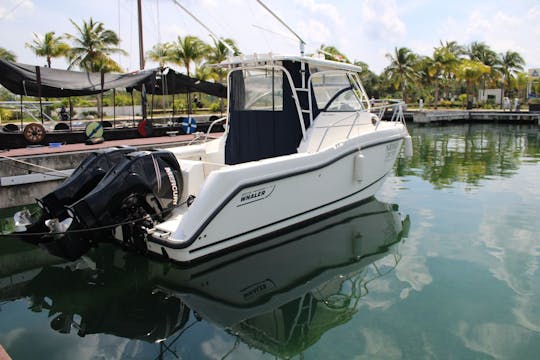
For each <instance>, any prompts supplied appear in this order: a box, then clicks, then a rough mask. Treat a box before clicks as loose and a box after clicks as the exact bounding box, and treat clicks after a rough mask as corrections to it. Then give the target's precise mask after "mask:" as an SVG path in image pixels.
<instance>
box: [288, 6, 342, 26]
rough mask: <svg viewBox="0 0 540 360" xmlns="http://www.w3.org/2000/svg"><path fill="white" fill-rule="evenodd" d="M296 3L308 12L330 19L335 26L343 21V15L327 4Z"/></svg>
mask: <svg viewBox="0 0 540 360" xmlns="http://www.w3.org/2000/svg"><path fill="white" fill-rule="evenodd" d="M296 1H297V3H299V4H300V5H302V6H303V7H304V8H306V9H308V10H310V11H311V12H312V13H314V14H318V15H322V16H323V17H325V18H328V19H330V20H331V21H332V22H333V23H334V24H335V25H339V24H342V23H343V21H344V14H342V13H341V12H340V11H339V10H338V9H337V7H336V6H334V5H332V4H329V3H319V2H316V1H315V0H296Z"/></svg>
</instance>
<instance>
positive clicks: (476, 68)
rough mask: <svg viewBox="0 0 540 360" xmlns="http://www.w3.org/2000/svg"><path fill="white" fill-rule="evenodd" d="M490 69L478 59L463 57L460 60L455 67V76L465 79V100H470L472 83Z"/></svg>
mask: <svg viewBox="0 0 540 360" xmlns="http://www.w3.org/2000/svg"><path fill="white" fill-rule="evenodd" d="M490 71H491V68H490V67H489V66H487V65H484V64H482V63H481V62H480V61H478V60H469V59H464V60H462V61H461V62H460V64H459V66H458V67H457V69H456V76H457V77H458V78H459V79H461V80H463V81H465V84H466V86H467V101H469V100H470V97H469V95H471V96H472V93H473V91H472V89H473V88H474V84H475V83H476V82H477V81H478V80H479V79H480V78H481V77H482V76H483V75H485V74H488V73H489V72H490Z"/></svg>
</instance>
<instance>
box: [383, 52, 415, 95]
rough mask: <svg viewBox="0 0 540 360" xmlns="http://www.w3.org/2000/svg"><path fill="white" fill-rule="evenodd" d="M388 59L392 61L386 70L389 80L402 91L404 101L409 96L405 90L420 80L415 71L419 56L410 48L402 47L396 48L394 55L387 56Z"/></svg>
mask: <svg viewBox="0 0 540 360" xmlns="http://www.w3.org/2000/svg"><path fill="white" fill-rule="evenodd" d="M386 58H387V59H388V60H390V65H388V66H387V67H386V69H385V70H384V72H385V74H386V76H387V77H388V79H389V80H390V81H391V82H392V83H393V85H394V88H395V89H396V90H397V89H401V94H402V96H403V99H404V100H406V99H407V96H406V93H405V89H406V88H407V85H408V84H409V83H413V82H414V81H416V79H417V78H418V73H417V71H416V69H415V64H416V62H417V60H418V56H417V55H416V54H415V53H413V52H412V51H411V50H410V49H409V48H406V47H401V48H397V47H395V48H394V54H390V53H388V54H386Z"/></svg>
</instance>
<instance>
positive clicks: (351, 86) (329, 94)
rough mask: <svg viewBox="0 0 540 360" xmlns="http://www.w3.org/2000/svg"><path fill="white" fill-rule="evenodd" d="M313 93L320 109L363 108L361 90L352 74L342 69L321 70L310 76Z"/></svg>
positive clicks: (352, 109) (342, 109) (350, 109)
mask: <svg viewBox="0 0 540 360" xmlns="http://www.w3.org/2000/svg"><path fill="white" fill-rule="evenodd" d="M311 84H312V87H313V93H314V94H315V99H316V101H317V106H318V108H319V109H320V110H321V111H358V110H364V106H363V105H362V101H361V98H362V96H361V94H362V90H361V88H359V87H358V86H357V85H356V81H355V80H354V78H353V76H352V75H351V74H349V73H347V72H343V71H339V72H338V71H323V72H318V73H315V74H313V76H312V77H311Z"/></svg>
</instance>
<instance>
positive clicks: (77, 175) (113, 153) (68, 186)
mask: <svg viewBox="0 0 540 360" xmlns="http://www.w3.org/2000/svg"><path fill="white" fill-rule="evenodd" d="M134 151H136V148H134V147H131V146H125V147H113V148H108V149H103V150H99V151H96V152H93V153H91V154H90V155H89V156H88V157H86V158H85V159H84V160H83V161H82V162H81V163H80V165H79V166H78V167H77V168H76V169H75V171H74V172H73V173H72V174H71V176H70V177H68V178H67V179H66V181H64V182H63V183H62V185H60V186H59V187H58V188H57V189H56V190H54V191H53V192H51V193H49V194H47V195H45V196H44V197H42V198H41V199H38V204H39V205H40V207H41V208H42V209H43V211H44V213H45V216H46V218H49V219H50V218H57V219H58V220H60V221H61V220H63V219H65V218H66V217H67V216H68V215H67V212H66V208H65V206H66V205H71V204H73V203H74V202H75V201H77V200H79V199H81V198H82V197H83V196H85V195H86V194H88V193H89V192H90V191H91V190H92V189H94V188H95V187H96V185H97V184H98V183H99V182H100V181H101V179H103V177H104V176H105V174H106V173H107V172H108V171H109V170H110V169H112V168H113V167H114V166H115V165H116V164H117V163H118V162H119V161H120V160H121V159H122V158H123V157H124V156H125V155H126V154H129V153H131V152H134Z"/></svg>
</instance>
